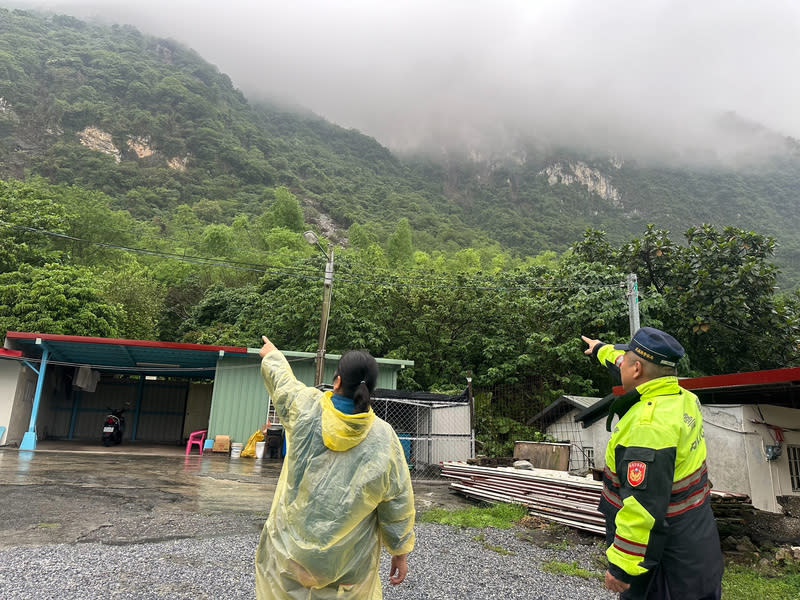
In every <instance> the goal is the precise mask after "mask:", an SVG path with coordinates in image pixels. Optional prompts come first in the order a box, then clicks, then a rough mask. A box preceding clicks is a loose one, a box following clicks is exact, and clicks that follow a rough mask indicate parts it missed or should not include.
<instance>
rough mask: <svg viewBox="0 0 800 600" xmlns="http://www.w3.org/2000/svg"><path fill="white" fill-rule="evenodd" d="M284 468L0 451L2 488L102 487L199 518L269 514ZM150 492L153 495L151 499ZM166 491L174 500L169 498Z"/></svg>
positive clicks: (223, 459) (205, 459)
mask: <svg viewBox="0 0 800 600" xmlns="http://www.w3.org/2000/svg"><path fill="white" fill-rule="evenodd" d="M280 468H281V463H280V461H276V460H269V461H267V460H257V459H243V458H238V459H231V458H229V457H227V456H214V455H208V454H207V455H204V456H199V455H194V456H192V455H190V456H168V457H167V456H152V455H148V456H136V455H108V454H87V453H66V452H62V453H58V452H27V451H15V450H5V451H0V486H2V485H13V486H27V485H50V486H58V487H60V488H64V487H66V488H69V487H79V488H101V489H105V490H113V491H114V493H115V495H121V496H128V495H129V496H131V497H136V498H141V497H143V496H150V497H152V498H155V499H158V498H163V504H165V505H166V504H169V505H172V506H173V507H176V506H177V507H180V508H181V509H182V510H187V511H192V512H199V513H205V514H209V513H228V512H232V513H265V512H266V511H268V510H269V506H270V503H271V502H272V496H273V494H274V491H275V485H276V483H277V479H278V475H279V474H280ZM149 490H151V491H152V494H148V491H149ZM164 492H167V493H168V494H169V495H170V496H172V500H171V501H169V500H167V499H166V497H165V494H164Z"/></svg>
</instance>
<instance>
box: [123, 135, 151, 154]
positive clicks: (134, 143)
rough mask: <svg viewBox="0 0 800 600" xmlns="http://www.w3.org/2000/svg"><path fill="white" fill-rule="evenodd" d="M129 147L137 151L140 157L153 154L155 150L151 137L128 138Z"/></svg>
mask: <svg viewBox="0 0 800 600" xmlns="http://www.w3.org/2000/svg"><path fill="white" fill-rule="evenodd" d="M128 149H129V150H132V151H133V152H135V153H136V156H138V157H139V158H147V157H148V156H153V154H154V152H155V151H154V150H153V149H152V148H151V147H150V139H149V138H146V137H132V138H129V139H128Z"/></svg>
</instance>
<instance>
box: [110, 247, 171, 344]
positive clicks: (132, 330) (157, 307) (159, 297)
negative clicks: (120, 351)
mask: <svg viewBox="0 0 800 600" xmlns="http://www.w3.org/2000/svg"><path fill="white" fill-rule="evenodd" d="M97 284H98V288H99V290H100V292H101V293H102V296H103V298H105V300H106V301H107V302H108V303H109V304H111V305H113V306H120V307H122V309H123V311H124V314H123V315H122V316H121V317H120V319H119V321H118V326H119V336H120V337H125V338H131V339H136V340H157V339H158V334H159V331H158V321H159V318H160V317H161V314H162V312H163V310H164V298H165V296H166V289H165V286H164V284H163V283H161V282H159V281H157V280H156V279H155V276H154V274H153V272H152V271H151V270H150V269H149V268H147V267H144V266H142V265H140V264H139V263H138V262H137V261H136V260H134V259H128V260H127V261H125V263H124V264H122V265H118V266H116V267H115V268H113V269H105V270H104V269H101V270H99V273H98V278H97Z"/></svg>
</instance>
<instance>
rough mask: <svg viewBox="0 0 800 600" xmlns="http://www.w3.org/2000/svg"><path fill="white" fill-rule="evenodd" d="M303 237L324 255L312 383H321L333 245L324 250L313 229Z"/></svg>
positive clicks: (331, 276)
mask: <svg viewBox="0 0 800 600" xmlns="http://www.w3.org/2000/svg"><path fill="white" fill-rule="evenodd" d="M303 237H304V238H305V239H306V241H307V242H308V243H309V244H311V245H312V246H313V245H314V244H316V245H317V247H318V248H319V249H320V250H321V251H322V253H323V254H324V255H325V259H326V261H327V262H326V263H325V284H324V287H323V289H322V320H321V322H320V325H319V344H318V345H317V359H316V365H315V370H314V385H315V386H318V385H320V384H321V383H322V376H323V374H324V372H325V340H326V339H327V337H328V317H329V316H330V314H331V291H332V288H333V246H331V248H330V251H326V250H325V248H323V247H322V244H320V242H319V237H317V234H316V233H314V232H313V231H305V232H303Z"/></svg>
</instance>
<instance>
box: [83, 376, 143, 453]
mask: <svg viewBox="0 0 800 600" xmlns="http://www.w3.org/2000/svg"><path fill="white" fill-rule="evenodd" d="M136 388H137V383H135V382H134V383H130V382H115V381H108V380H103V379H101V380H100V382H99V383H98V384H97V388H96V389H95V391H94V392H87V391H80V390H75V392H74V393H75V394H79V396H78V398H77V401H78V406H77V412H76V413H75V428H74V430H73V433H72V439H77V440H87V439H96V440H100V438H101V437H102V435H103V420H104V419H105V417H106V415H107V414H108V413H109V412H110V411H109V408H125V414H124V417H125V423H126V425H125V433H124V435H123V439H124V440H129V439H130V436H131V427H130V424H131V423H132V421H133V411H134V409H135V408H136ZM70 416H71V415H70Z"/></svg>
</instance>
